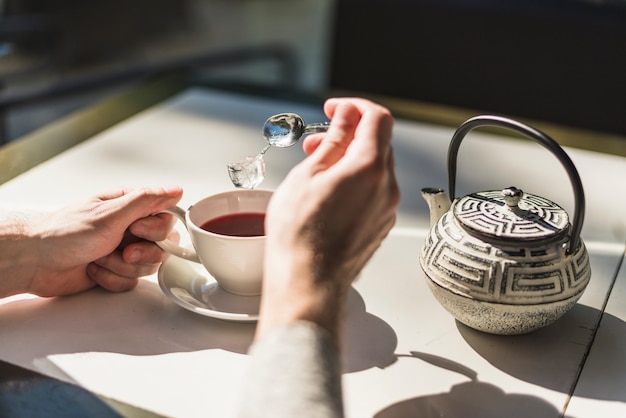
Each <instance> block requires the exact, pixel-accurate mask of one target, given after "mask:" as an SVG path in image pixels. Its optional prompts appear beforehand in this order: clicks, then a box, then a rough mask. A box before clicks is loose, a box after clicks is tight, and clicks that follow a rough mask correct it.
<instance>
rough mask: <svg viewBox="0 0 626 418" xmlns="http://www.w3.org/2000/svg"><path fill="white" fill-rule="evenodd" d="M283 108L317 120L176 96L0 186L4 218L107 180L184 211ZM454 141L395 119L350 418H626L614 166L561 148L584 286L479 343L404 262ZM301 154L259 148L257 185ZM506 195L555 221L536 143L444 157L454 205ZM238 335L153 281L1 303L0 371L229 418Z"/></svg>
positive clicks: (624, 233) (620, 161)
mask: <svg viewBox="0 0 626 418" xmlns="http://www.w3.org/2000/svg"><path fill="white" fill-rule="evenodd" d="M286 111H289V112H296V113H300V114H301V115H302V116H303V117H304V119H305V121H307V122H317V121H322V120H325V117H324V116H323V114H322V113H321V109H317V108H312V107H310V106H308V105H302V104H297V103H289V102H281V101H275V100H270V99H259V98H252V97H246V96H241V95H235V94H228V93H223V92H217V91H211V90H203V89H189V90H187V91H184V92H182V93H181V94H179V95H177V96H175V97H174V98H172V99H171V100H168V101H166V102H163V103H161V104H159V105H157V106H155V107H152V108H150V109H148V110H146V111H144V112H142V113H140V114H138V115H136V116H134V117H132V118H130V119H128V120H126V121H124V122H122V123H120V124H118V125H116V126H114V127H112V128H111V129H109V130H107V131H105V132H103V133H101V134H99V135H97V136H95V137H93V138H92V139H90V140H88V141H86V142H84V143H82V144H80V145H78V146H76V147H74V148H71V149H70V150H68V151H66V152H64V153H62V154H60V155H58V156H57V157H55V158H52V159H50V160H48V161H46V162H45V163H43V164H41V165H39V166H37V167H35V168H33V169H31V170H29V171H28V172H26V173H24V174H23V175H21V176H19V177H17V178H15V179H13V180H11V181H9V182H7V183H5V184H3V185H2V186H0V209H1V210H3V212H4V214H5V216H6V214H7V212H11V211H20V210H26V211H29V210H37V211H38V210H47V209H51V208H56V207H60V206H62V205H65V204H67V203H68V202H70V201H74V200H77V199H80V198H82V197H85V196H88V195H90V194H92V193H95V192H97V191H100V190H103V189H109V188H112V187H116V186H120V185H124V186H143V185H171V184H177V185H181V186H182V187H183V188H184V189H185V195H184V197H183V200H182V201H181V206H182V207H186V206H188V205H190V204H192V203H193V202H195V201H196V200H198V199H200V198H201V197H204V196H206V195H209V194H213V193H217V192H220V191H224V190H228V189H232V185H231V183H230V180H229V179H228V175H227V173H226V169H225V165H226V163H227V162H230V161H234V160H236V159H239V158H241V157H243V156H246V155H252V154H255V153H256V152H258V151H259V150H260V149H261V148H262V147H263V145H264V144H263V140H262V138H261V135H260V129H261V125H262V123H263V121H265V119H266V118H267V117H268V116H270V115H272V114H275V113H280V112H286ZM452 133H453V130H452V129H450V128H447V127H439V126H433V125H426V124H420V123H416V122H408V121H402V120H398V121H397V122H396V128H395V134H394V150H395V154H396V166H397V174H398V179H399V183H400V187H401V192H402V204H401V207H400V210H399V216H398V222H397V226H396V228H395V229H394V230H393V231H392V233H391V235H390V236H389V238H388V239H387V240H386V241H385V242H384V244H383V246H382V247H381V249H380V251H379V252H378V253H377V254H376V255H375V256H374V258H373V260H372V262H371V263H370V264H369V265H368V266H367V267H366V269H365V271H364V272H363V274H362V276H361V278H360V279H359V280H358V281H357V282H356V283H355V285H354V292H353V293H352V296H351V297H352V299H351V303H350V308H349V313H348V315H349V318H348V322H347V327H346V333H347V335H346V338H345V341H346V347H345V348H346V350H345V354H344V375H343V380H344V396H345V404H346V412H347V414H348V416H350V417H364V416H377V417H400V416H407V415H409V413H410V412H419V413H420V414H421V416H426V417H429V416H483V417H496V416H498V417H499V416H537V417H549V416H554V417H558V416H561V413H563V411H564V410H565V408H566V407H567V405H568V402H569V407H568V408H567V410H565V415H566V416H575V417H595V416H599V415H598V414H597V413H596V412H598V411H600V410H603V411H605V413H602V414H600V415H602V416H605V417H606V416H624V415H626V390H625V388H626V369H625V368H624V366H623V362H622V363H620V360H619V357H620V355H621V353H622V351H623V347H624V342H625V341H626V327H625V326H624V321H625V320H626V311H624V308H623V306H624V301H625V300H626V295H625V292H626V274H625V267H622V268H621V271H620V273H619V274H620V275H621V276H620V277H619V278H618V279H617V280H615V277H616V275H617V274H618V270H619V267H620V262H621V260H622V259H623V257H624V249H625V244H626V215H624V211H623V208H624V207H626V193H624V192H625V191H626V188H625V186H624V185H623V179H624V178H626V159H624V158H621V157H614V156H609V155H604V154H600V153H593V152H588V151H581V150H575V149H567V151H568V153H569V154H570V156H571V158H572V160H573V161H574V163H575V164H576V166H577V168H578V170H579V172H580V175H581V177H582V179H583V183H584V186H585V192H586V196H587V216H586V218H585V225H584V228H583V234H582V236H583V239H584V241H585V243H586V245H587V247H588V250H589V253H590V256H591V265H592V272H593V273H592V279H591V282H590V285H589V287H588V288H587V290H586V292H585V293H584V295H583V297H582V298H581V299H580V301H579V303H578V304H577V305H576V306H575V307H574V308H573V309H572V310H571V311H570V312H569V313H567V314H566V315H565V316H564V317H563V318H561V319H560V320H559V321H557V322H556V323H555V324H553V325H551V326H548V327H546V328H544V329H541V330H539V331H537V332H535V333H532V334H528V335H523V336H515V337H500V336H493V335H487V334H483V333H480V332H478V331H474V330H471V329H469V328H467V327H465V326H463V325H460V324H458V323H457V322H456V321H455V320H454V319H453V318H452V317H451V316H450V315H449V314H448V313H447V312H446V311H444V309H443V308H442V307H441V306H440V305H439V304H438V303H437V301H436V300H435V299H434V297H433V296H432V295H431V294H430V292H429V290H428V288H427V286H426V283H425V281H424V276H423V273H422V272H421V270H420V267H419V263H418V254H419V251H420V248H421V244H422V240H423V239H424V236H425V234H426V231H427V229H428V212H427V207H426V204H425V203H424V202H422V199H421V197H420V194H419V190H420V189H421V188H422V187H426V186H437V187H444V188H446V187H447V174H446V167H445V158H446V152H447V146H448V143H449V140H450V138H451V137H452ZM555 139H558V138H555ZM303 157H304V154H303V152H302V151H301V149H300V147H298V146H296V147H293V148H289V149H281V150H270V151H269V152H268V154H267V155H266V163H267V171H268V175H267V178H266V180H265V182H264V183H263V185H262V187H264V188H270V189H271V188H275V187H276V186H277V185H278V184H279V183H280V180H281V179H282V178H283V177H284V176H285V174H286V173H287V172H288V171H289V169H290V168H291V167H292V166H293V165H294V164H296V163H297V162H298V161H300V160H301V159H302V158H303ZM510 185H515V186H517V187H519V188H521V189H523V190H524V191H527V192H530V193H533V194H537V195H541V196H545V197H547V198H549V199H551V200H553V201H555V202H557V203H559V204H561V205H562V206H563V207H564V208H565V209H566V210H568V211H569V212H570V213H571V210H572V207H573V197H572V192H571V188H570V186H569V182H568V179H567V176H566V174H565V173H564V172H563V170H562V169H561V168H560V166H559V164H558V162H557V160H556V159H554V158H553V157H552V156H551V155H550V154H549V153H548V152H547V151H546V150H545V149H544V148H542V147H541V146H539V145H537V144H534V143H532V142H530V141H523V140H520V141H518V140H510V139H504V138H503V137H498V136H494V135H487V134H484V133H472V134H471V135H470V136H468V138H467V139H466V140H465V141H464V143H463V145H462V146H461V151H460V153H459V178H458V179H457V194H466V193H469V192H472V191H478V190H487V189H497V188H502V187H505V186H510ZM609 295H610V296H611V298H610V300H609V303H608V305H607V311H606V313H605V315H604V317H603V318H602V326H601V327H600V328H599V332H598V333H597V336H596V334H595V333H596V328H597V325H598V323H599V321H600V318H601V317H602V312H603V309H604V306H605V303H606V301H607V298H608V297H609ZM253 332H254V324H245V323H233V322H226V321H222V320H218V319H214V318H208V317H204V316H200V315H197V314H194V313H192V312H189V311H186V310H184V309H182V308H180V307H179V306H178V305H176V304H174V303H173V302H171V301H170V300H169V299H168V298H167V297H166V296H165V295H164V294H163V293H162V291H161V290H160V288H159V286H158V284H157V277H156V275H153V276H150V277H147V278H144V279H142V280H141V283H140V285H139V286H138V288H137V289H135V290H134V291H132V292H128V293H123V294H112V293H108V292H105V291H102V290H98V289H96V290H93V291H89V292H86V293H83V294H80V295H75V296H71V297H65V298H56V299H40V298H36V297H32V296H28V295H21V296H17V297H12V298H7V299H4V300H0V359H2V360H5V361H8V362H10V363H14V364H17V365H20V366H22V367H26V368H29V369H33V370H37V371H40V372H43V373H44V374H48V375H51V376H54V377H58V378H61V379H64V380H67V381H70V382H75V383H78V384H79V385H81V386H83V387H85V388H87V389H89V390H92V391H94V392H96V393H98V394H101V395H103V396H105V397H110V398H113V399H116V400H119V401H122V402H125V403H128V404H131V405H136V406H138V407H141V408H144V409H146V410H148V411H152V412H154V413H155V414H160V415H168V416H177V417H194V416H204V415H206V413H207V412H210V413H211V414H212V415H215V416H220V417H228V416H233V414H234V412H235V411H236V405H237V403H238V402H242V401H243V400H242V399H240V398H239V388H240V386H241V382H242V379H244V377H245V368H246V365H247V359H248V357H247V355H246V352H247V350H248V347H249V344H250V343H251V341H252V336H253ZM594 337H595V343H594V344H593V346H592V349H591V353H590V357H589V359H588V360H587V362H586V363H584V368H583V369H582V375H581V379H580V382H578V385H576V382H577V378H578V375H579V372H580V370H581V364H583V362H584V360H585V358H586V356H587V352H588V348H589V347H590V346H591V343H592V342H593V341H594ZM605 368H606V370H608V372H607V371H605ZM606 373H608V378H607V374H606ZM574 387H575V390H574V395H575V396H574V397H573V398H572V399H571V402H570V393H571V392H572V390H573V388H574ZM570 411H571V413H570ZM520 414H521V415H520Z"/></svg>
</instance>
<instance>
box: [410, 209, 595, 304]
mask: <svg viewBox="0 0 626 418" xmlns="http://www.w3.org/2000/svg"><path fill="white" fill-rule="evenodd" d="M420 264H421V266H422V269H423V270H424V272H425V274H426V276H427V277H428V278H429V279H430V280H432V281H433V282H435V283H436V284H438V285H439V286H442V287H444V288H446V289H448V290H449V291H452V292H454V293H457V294H460V295H463V296H466V297H469V298H472V299H478V300H483V301H487V302H494V303H506V304H520V305H527V304H538V303H547V302H554V301H559V300H563V299H567V298H569V297H572V296H574V295H576V294H578V293H581V292H582V291H584V289H585V288H586V285H587V283H588V282H589V279H590V277H591V266H590V264H589V256H588V254H587V251H586V250H585V248H584V243H583V242H582V240H581V241H580V245H579V247H578V248H577V249H576V251H574V252H573V253H572V254H569V255H567V254H565V251H564V249H563V246H562V245H561V244H559V243H555V244H553V245H548V246H543V247H540V248H537V247H524V246H523V245H521V246H518V247H511V246H508V247H507V246H502V245H499V244H490V243H486V242H483V241H481V240H479V239H477V238H475V237H473V236H471V235H469V234H465V233H462V232H461V230H460V229H459V225H458V224H457V222H456V220H455V218H454V216H453V214H452V213H451V212H447V213H445V214H444V215H443V216H442V217H441V219H439V221H438V222H437V223H436V225H435V226H434V227H433V228H432V230H431V232H430V233H429V234H428V236H427V238H426V240H425V242H424V246H423V248H422V251H421V253H420Z"/></svg>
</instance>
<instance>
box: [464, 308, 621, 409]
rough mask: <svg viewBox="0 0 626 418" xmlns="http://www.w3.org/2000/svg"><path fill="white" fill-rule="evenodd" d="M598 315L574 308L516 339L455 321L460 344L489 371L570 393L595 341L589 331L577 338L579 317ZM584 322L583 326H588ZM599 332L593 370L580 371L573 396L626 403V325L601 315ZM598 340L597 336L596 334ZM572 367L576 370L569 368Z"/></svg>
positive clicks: (591, 331)
mask: <svg viewBox="0 0 626 418" xmlns="http://www.w3.org/2000/svg"><path fill="white" fill-rule="evenodd" d="M600 316H602V312H601V311H599V310H597V309H594V308H590V307H588V306H585V305H581V304H577V305H575V306H574V308H572V310H571V311H570V312H568V313H567V314H566V315H564V316H563V317H562V318H561V319H559V320H558V321H557V322H555V323H554V324H552V325H549V326H547V327H545V328H542V329H539V330H537V331H535V332H533V333H530V334H526V335H516V336H499V335H491V334H486V333H483V332H480V331H476V330H474V329H471V328H469V327H467V326H465V325H463V324H461V323H458V322H457V326H458V329H459V332H460V333H461V335H462V337H463V338H464V339H465V341H466V342H467V343H468V344H469V345H470V346H471V347H472V348H473V349H474V350H475V351H476V352H477V353H478V354H479V355H481V356H482V357H483V358H484V359H485V360H487V361H488V362H489V363H491V364H492V365H493V366H495V367H497V368H498V369H500V370H502V371H504V372H505V373H508V374H510V375H511V376H514V377H516V378H518V379H521V380H524V381H527V382H530V383H533V384H536V385H539V386H542V387H545V388H548V389H552V390H556V391H559V392H562V393H571V391H572V390H573V388H572V382H577V379H578V373H579V372H580V370H579V368H580V367H582V366H579V365H582V364H583V362H584V361H585V359H586V356H587V346H588V344H589V341H590V340H591V339H592V338H594V333H593V329H585V331H586V332H585V333H583V337H581V333H580V329H578V328H580V324H581V323H584V322H583V321H582V320H581V319H580V318H581V317H583V318H591V317H595V318H598V320H599V318H600ZM587 322H588V321H587ZM600 327H601V329H602V330H603V331H604V332H602V333H601V340H599V339H598V338H596V340H595V341H594V345H593V350H600V351H596V352H595V353H594V356H593V358H594V359H595V360H596V361H597V362H596V364H594V367H589V365H588V364H587V367H586V368H585V372H586V373H588V374H586V375H585V383H586V384H585V385H580V384H578V385H577V386H576V395H577V396H583V397H588V398H594V399H600V400H610V401H620V402H626V392H625V391H624V386H623V385H624V383H623V382H624V376H626V363H625V362H624V361H623V354H624V342H625V341H626V324H625V323H624V321H622V320H620V319H619V318H616V317H615V316H612V315H610V314H606V313H605V314H604V315H603V316H602V323H601V325H600ZM599 336H600V335H599ZM572 365H575V366H576V367H573V366H572Z"/></svg>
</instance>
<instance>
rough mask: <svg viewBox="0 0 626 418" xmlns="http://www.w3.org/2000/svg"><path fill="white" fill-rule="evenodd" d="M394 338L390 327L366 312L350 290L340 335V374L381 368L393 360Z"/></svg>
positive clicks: (394, 358)
mask: <svg viewBox="0 0 626 418" xmlns="http://www.w3.org/2000/svg"><path fill="white" fill-rule="evenodd" d="M397 344H398V337H397V335H396V333H395V331H394V330H393V328H392V327H391V326H390V325H389V324H387V323H386V322H385V321H383V320H382V319H380V318H379V317H377V316H374V315H372V314H370V313H368V312H367V309H366V306H365V301H364V300H363V298H362V297H361V295H360V294H359V293H358V292H357V291H356V290H355V289H354V288H353V289H352V291H351V292H350V294H349V295H348V306H347V312H346V322H345V327H344V335H343V353H342V354H343V358H342V365H343V372H344V373H353V372H357V371H361V370H366V369H369V368H372V367H378V368H381V369H382V368H385V367H387V366H390V365H391V364H393V363H395V362H396V360H397V357H396V355H395V354H394V351H395V349H396V347H397Z"/></svg>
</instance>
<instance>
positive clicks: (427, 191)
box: [422, 187, 452, 228]
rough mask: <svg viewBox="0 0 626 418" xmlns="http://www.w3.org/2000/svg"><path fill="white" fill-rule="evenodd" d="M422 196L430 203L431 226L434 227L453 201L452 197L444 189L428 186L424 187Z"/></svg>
mask: <svg viewBox="0 0 626 418" xmlns="http://www.w3.org/2000/svg"><path fill="white" fill-rule="evenodd" d="M422 197H423V198H424V200H426V203H428V209H429V210H430V227H431V228H432V227H433V226H434V225H435V224H436V223H437V221H438V220H439V218H441V217H442V216H443V214H444V213H446V212H447V211H448V210H450V206H451V205H452V203H451V202H450V197H449V196H448V194H447V193H446V192H445V191H444V190H443V189H436V188H433V187H426V188H423V189H422Z"/></svg>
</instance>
